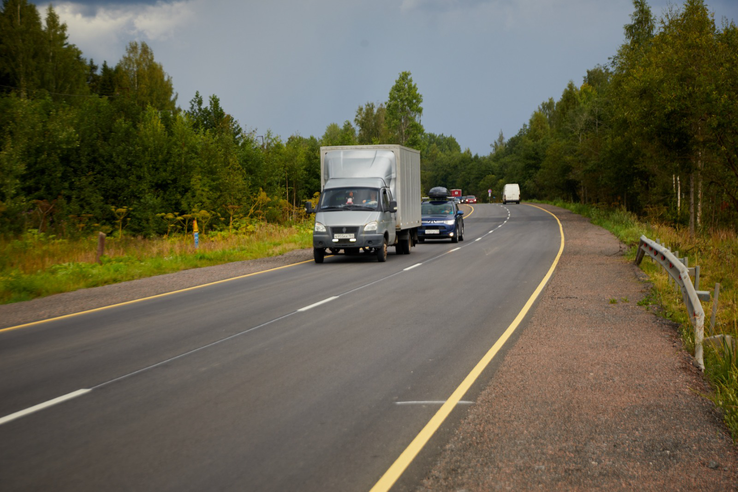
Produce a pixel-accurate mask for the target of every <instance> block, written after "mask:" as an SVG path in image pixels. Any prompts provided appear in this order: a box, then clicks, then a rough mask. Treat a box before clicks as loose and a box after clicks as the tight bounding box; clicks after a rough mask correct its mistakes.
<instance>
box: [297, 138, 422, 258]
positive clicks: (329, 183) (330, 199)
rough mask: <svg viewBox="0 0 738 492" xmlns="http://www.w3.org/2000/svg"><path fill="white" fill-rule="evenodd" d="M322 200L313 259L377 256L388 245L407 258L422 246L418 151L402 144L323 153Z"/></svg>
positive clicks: (384, 252)
mask: <svg viewBox="0 0 738 492" xmlns="http://www.w3.org/2000/svg"><path fill="white" fill-rule="evenodd" d="M320 184H321V198H320V202H319V203H318V207H317V208H316V209H315V210H313V209H312V206H311V205H308V212H309V213H312V212H315V228H314V231H313V249H314V257H315V261H316V262H317V263H322V262H323V258H324V256H325V253H326V250H328V251H329V252H330V253H332V254H338V253H339V252H341V251H343V253H344V254H347V255H352V254H360V253H370V254H375V255H376V256H377V259H378V260H379V261H385V260H386V258H387V246H395V247H396V251H397V253H398V254H409V253H410V248H411V247H412V246H415V244H416V243H417V241H418V235H417V229H418V227H420V225H421V223H422V222H421V217H420V203H421V197H420V189H421V187H420V152H419V151H417V150H414V149H410V148H407V147H403V146H401V145H351V146H337V147H321V148H320Z"/></svg>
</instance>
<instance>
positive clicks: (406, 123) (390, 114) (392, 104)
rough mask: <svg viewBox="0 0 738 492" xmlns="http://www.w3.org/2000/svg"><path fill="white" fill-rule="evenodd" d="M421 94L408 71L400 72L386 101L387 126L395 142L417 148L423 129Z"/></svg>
mask: <svg viewBox="0 0 738 492" xmlns="http://www.w3.org/2000/svg"><path fill="white" fill-rule="evenodd" d="M422 103H423V96H422V95H421V94H420V93H419V92H418V87H417V86H416V85H415V84H414V83H413V79H412V76H411V75H410V72H402V73H401V74H400V76H399V77H398V78H397V80H396V81H395V85H393V86H392V89H390V93H389V100H388V101H387V116H386V118H387V127H388V128H389V130H390V132H392V133H393V134H394V137H395V141H396V143H399V144H400V145H407V146H409V147H413V148H416V149H417V148H419V146H420V142H421V137H422V135H423V133H424V132H425V130H424V129H423V125H421V124H420V117H421V116H422V115H423V107H422V106H421V104H422Z"/></svg>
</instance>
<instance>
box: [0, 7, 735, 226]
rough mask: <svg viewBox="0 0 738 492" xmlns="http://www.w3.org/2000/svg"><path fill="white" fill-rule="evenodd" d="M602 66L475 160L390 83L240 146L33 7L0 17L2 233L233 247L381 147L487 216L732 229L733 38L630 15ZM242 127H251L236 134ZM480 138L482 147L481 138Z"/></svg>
mask: <svg viewBox="0 0 738 492" xmlns="http://www.w3.org/2000/svg"><path fill="white" fill-rule="evenodd" d="M633 8H634V10H633V13H632V14H631V23H630V24H628V25H626V26H624V40H623V43H622V45H621V46H620V47H619V48H618V49H617V51H616V53H613V56H612V57H611V58H610V59H609V60H606V61H604V60H603V63H601V64H600V65H598V66H595V67H593V68H592V69H590V70H587V73H586V74H585V75H584V76H583V78H582V83H581V84H576V83H574V82H573V81H572V82H570V83H569V84H568V85H567V86H566V87H565V88H563V92H562V93H561V95H560V97H559V98H558V99H557V100H555V99H554V98H553V97H552V98H550V99H549V100H547V101H543V102H542V103H541V104H540V106H539V107H538V108H536V109H535V110H534V111H533V112H532V115H531V117H530V120H529V121H528V122H527V123H526V124H524V125H523V127H522V128H521V129H520V130H519V132H518V133H517V134H516V135H514V136H512V137H510V138H505V136H504V135H502V133H500V134H499V136H498V138H497V140H495V141H494V142H491V143H490V153H489V154H488V155H484V156H480V155H472V154H471V152H470V151H469V150H468V149H467V150H462V149H461V146H460V145H459V143H458V142H457V140H456V139H455V138H454V137H453V136H445V135H443V134H433V133H428V132H425V130H424V128H423V126H422V125H421V124H420V120H421V116H422V112H423V108H422V103H423V97H422V95H421V91H420V90H419V88H418V87H417V85H416V84H415V83H414V82H413V80H412V75H411V74H410V73H409V72H402V73H400V74H399V75H398V78H397V80H396V81H395V83H394V85H393V86H392V87H391V88H390V90H389V93H388V98H387V101H386V102H383V103H373V102H367V103H364V104H361V103H360V102H359V105H358V108H357V110H356V114H355V115H353V117H352V115H347V117H348V118H351V119H347V120H346V121H344V122H343V123H342V124H339V123H331V124H329V125H328V126H327V127H326V130H325V133H324V134H323V135H322V136H320V137H315V136H310V137H302V136H300V135H292V136H289V137H287V138H286V140H284V139H283V138H282V137H281V136H279V135H274V134H273V133H271V132H269V131H267V132H266V134H265V135H258V136H257V135H254V134H253V132H252V133H248V132H246V131H244V130H243V129H242V126H241V123H240V122H239V121H237V120H236V119H235V118H233V117H232V116H231V115H230V114H229V113H228V112H227V110H226V108H223V107H221V104H220V100H219V99H218V97H217V96H216V95H210V96H209V97H203V96H202V95H200V94H199V93H197V94H196V95H195V97H194V98H193V99H192V100H191V101H188V102H187V103H186V107H184V108H182V107H180V106H179V105H178V101H177V94H176V92H175V90H174V81H173V80H172V79H171V77H170V76H169V75H168V74H167V73H166V72H165V70H164V67H163V66H162V65H161V63H159V62H157V61H156V60H155V57H154V53H153V51H152V50H151V48H150V47H149V46H148V45H147V44H146V43H145V42H140V43H139V42H136V41H132V42H130V43H129V44H128V46H127V47H126V51H125V54H124V55H123V56H122V58H121V59H120V60H119V61H118V62H117V63H116V64H115V65H114V66H111V65H108V63H107V61H105V62H103V63H102V66H99V65H97V64H95V62H94V61H93V60H92V59H90V60H87V59H86V58H85V57H84V56H83V53H82V52H81V51H80V50H79V49H78V48H77V47H76V46H74V45H73V44H71V43H70V42H69V40H68V33H67V26H66V25H65V24H64V23H62V22H61V21H60V19H59V17H58V16H57V14H56V12H55V11H54V9H53V7H51V6H49V7H48V8H47V9H46V11H45V12H39V10H38V9H37V7H36V6H35V5H34V4H31V3H29V2H27V1H26V0H3V3H2V11H1V12H0V235H3V236H6V237H14V236H17V235H20V234H23V233H24V232H26V231H28V230H36V231H39V232H45V233H52V234H56V235H59V236H61V237H75V236H82V235H89V234H91V233H93V232H96V231H103V232H106V233H108V234H112V235H113V236H116V235H117V236H121V235H123V234H126V235H135V236H142V237H152V236H163V235H168V234H169V233H170V232H172V231H180V232H183V231H186V229H187V227H188V224H189V223H190V221H191V219H194V218H196V219H197V220H198V223H199V224H200V230H201V232H202V233H204V234H207V233H208V231H211V230H222V231H225V230H227V231H235V232H238V231H247V230H249V228H253V226H254V225H255V224H258V223H264V222H267V223H274V224H285V223H290V222H294V221H295V220H296V219H300V218H304V214H303V212H302V204H303V203H304V202H305V201H306V200H309V199H311V198H313V197H314V196H315V194H316V193H317V192H319V188H320V179H319V168H320V161H319V155H318V154H319V147H320V146H321V145H353V144H372V143H393V144H402V145H407V146H410V147H413V148H416V149H419V150H420V151H421V156H422V185H423V192H427V191H428V189H430V188H431V187H433V186H446V187H448V188H461V189H462V190H463V191H464V194H475V195H477V196H478V197H480V198H484V199H486V198H487V190H488V189H492V190H493V195H495V196H496V197H497V199H498V200H499V196H500V192H501V189H502V186H503V185H504V184H505V183H519V184H520V187H521V190H522V196H523V200H533V199H537V200H556V199H559V200H565V201H568V202H575V203H583V204H594V205H602V206H605V207H619V208H623V209H625V210H628V211H631V212H634V213H636V214H638V215H640V216H641V217H644V218H646V219H647V220H653V221H661V222H665V223H668V224H671V225H674V226H677V227H684V228H685V229H686V228H688V230H689V231H690V233H691V234H695V233H696V232H697V231H700V230H703V229H709V230H724V229H729V230H732V231H733V232H735V231H736V230H738V150H737V147H738V123H737V122H736V121H737V120H736V115H737V114H738V30H736V26H735V24H734V23H733V22H727V21H722V22H720V24H719V25H718V22H716V20H715V19H714V15H713V14H712V13H711V12H710V10H709V8H708V6H707V5H706V3H705V2H704V1H703V0H687V1H686V2H684V4H683V5H681V6H675V7H672V8H671V9H670V10H668V11H667V12H666V13H665V14H664V15H663V16H662V17H661V18H656V17H655V16H654V14H653V12H652V11H651V8H650V7H649V5H648V3H647V1H646V0H633ZM247 123H248V124H253V125H256V124H258V122H247ZM494 133H495V132H494V130H492V129H491V130H490V134H491V135H494Z"/></svg>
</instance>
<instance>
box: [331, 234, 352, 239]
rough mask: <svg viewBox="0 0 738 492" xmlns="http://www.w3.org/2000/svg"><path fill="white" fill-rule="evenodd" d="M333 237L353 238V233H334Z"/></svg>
mask: <svg viewBox="0 0 738 492" xmlns="http://www.w3.org/2000/svg"><path fill="white" fill-rule="evenodd" d="M333 238H334V239H353V238H354V235H353V234H334V235H333Z"/></svg>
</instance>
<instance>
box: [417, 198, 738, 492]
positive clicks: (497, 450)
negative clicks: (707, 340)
mask: <svg viewBox="0 0 738 492" xmlns="http://www.w3.org/2000/svg"><path fill="white" fill-rule="evenodd" d="M544 208H546V209H548V210H550V211H552V212H553V213H555V214H556V216H557V217H559V219H560V220H561V222H562V225H563V228H564V235H565V238H566V245H565V250H564V253H563V255H562V257H561V260H560V262H559V265H558V267H557V269H556V272H555V274H554V276H553V277H552V279H551V280H550V281H549V284H548V285H547V287H546V289H545V290H544V292H543V294H542V298H541V299H540V301H539V303H538V306H537V307H536V309H535V312H534V313H533V315H532V317H531V319H530V320H529V322H528V323H527V324H526V325H525V326H524V327H521V328H522V329H523V331H522V333H521V334H520V336H519V338H518V340H517V342H516V343H515V345H514V346H513V347H511V348H510V350H509V351H508V352H507V354H506V355H505V359H504V363H503V364H501V365H500V369H499V370H498V371H497V372H496V373H495V375H494V377H493V379H492V381H491V382H490V384H489V386H488V387H487V388H486V389H485V390H484V391H483V392H482V393H481V394H480V397H479V399H478V400H477V402H476V405H474V407H473V408H472V409H471V410H470V411H469V413H468V415H467V417H466V418H465V419H464V421H463V422H462V424H461V425H460V427H459V428H458V429H457V430H456V432H455V435H454V437H453V438H452V439H451V441H450V442H449V443H448V445H447V446H446V447H445V449H444V451H443V453H442V455H441V457H440V458H439V460H438V462H437V464H436V465H435V467H434V469H433V470H432V472H431V473H430V474H429V475H428V477H427V478H426V479H425V480H424V481H423V482H422V484H421V486H420V487H419V490H421V491H436V490H442V491H462V490H463V491H492V490H530V489H541V490H592V489H597V490H673V491H675V490H702V491H705V490H736V487H737V486H738V473H737V472H738V466H736V465H738V454H737V453H736V446H735V445H734V443H733V441H732V439H731V437H730V434H729V432H728V430H727V428H726V427H725V425H724V424H723V422H722V420H721V416H720V414H719V412H718V411H717V410H716V408H715V406H714V405H713V404H712V403H711V402H710V401H709V400H708V399H707V398H706V396H705V395H708V394H710V393H711V389H710V387H709V386H708V384H707V383H706V382H705V379H704V378H703V375H702V373H701V372H700V371H699V370H698V369H697V368H696V367H695V365H694V364H693V362H692V358H691V356H689V355H688V354H687V353H686V352H685V351H684V350H683V348H682V343H681V340H680V338H679V336H678V333H677V329H676V327H675V326H674V325H673V324H672V323H670V322H667V321H665V320H663V319H661V318H659V317H657V316H656V315H655V314H653V313H651V312H648V311H647V310H646V308H645V307H642V306H638V301H640V300H641V299H643V298H644V297H645V295H646V294H647V293H648V291H649V289H650V285H649V284H648V283H647V280H648V279H647V277H646V276H645V274H643V273H642V272H641V270H640V269H639V268H637V267H636V266H634V265H633V264H632V263H630V262H628V261H626V260H625V258H624V257H623V254H622V253H623V250H624V247H623V246H622V245H621V244H620V243H619V241H618V240H617V239H616V238H615V237H614V236H613V235H612V234H610V233H609V232H608V231H606V230H604V229H602V228H600V227H597V226H594V225H592V224H591V223H589V221H588V220H587V219H585V218H583V217H581V216H579V215H575V214H572V213H571V212H569V211H568V210H564V209H561V208H557V207H551V206H545V207H544ZM613 299H614V300H617V303H614V302H611V300H613Z"/></svg>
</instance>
